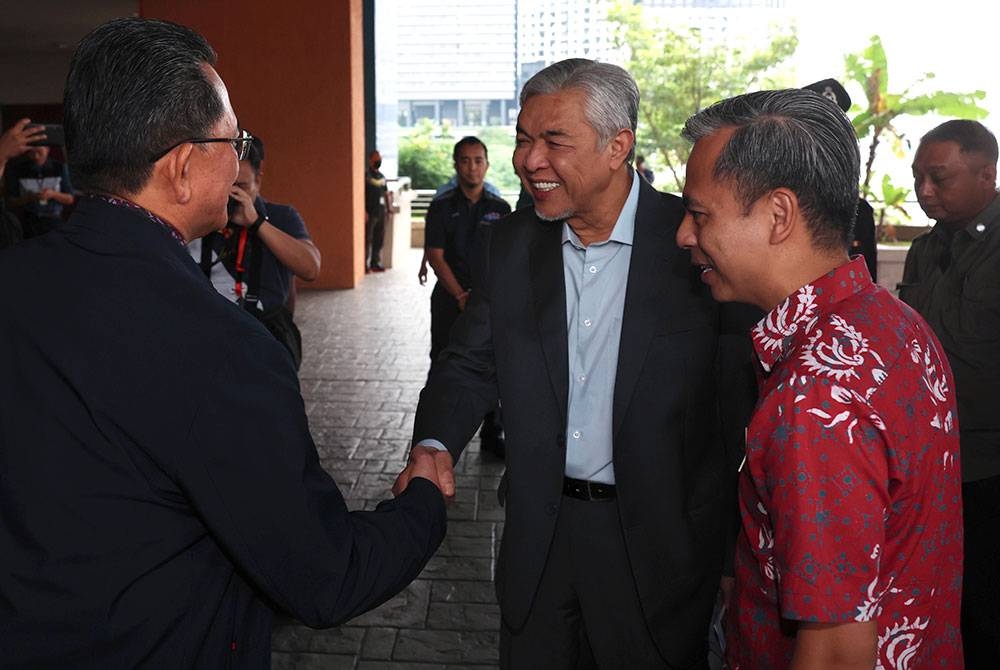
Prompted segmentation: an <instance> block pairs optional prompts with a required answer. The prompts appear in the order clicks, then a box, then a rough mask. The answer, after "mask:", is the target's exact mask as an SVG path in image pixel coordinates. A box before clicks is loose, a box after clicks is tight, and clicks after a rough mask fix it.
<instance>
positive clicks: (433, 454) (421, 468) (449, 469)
mask: <svg viewBox="0 0 1000 670" xmlns="http://www.w3.org/2000/svg"><path fill="white" fill-rule="evenodd" d="M414 477H423V478H424V479H428V480H430V481H431V482H433V483H434V485H435V486H437V487H438V489H440V491H441V494H442V495H443V496H444V497H445V498H446V499H449V500H450V499H452V498H454V497H455V472H454V467H453V465H452V461H451V454H450V453H448V452H447V451H441V450H438V449H434V448H432V447H420V446H417V447H413V449H411V450H410V460H409V462H408V463H407V465H406V468H404V469H403V471H402V472H401V473H399V476H398V477H397V478H396V482H395V483H394V484H393V486H392V492H393V495H397V496H398V495H399V494H400V493H402V492H403V491H405V490H406V487H407V486H408V485H409V483H410V480H411V479H413V478H414Z"/></svg>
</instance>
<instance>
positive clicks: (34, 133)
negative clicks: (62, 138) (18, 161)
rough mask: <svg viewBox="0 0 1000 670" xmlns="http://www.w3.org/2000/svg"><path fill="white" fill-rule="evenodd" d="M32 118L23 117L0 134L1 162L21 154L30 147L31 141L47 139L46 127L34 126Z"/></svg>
mask: <svg viewBox="0 0 1000 670" xmlns="http://www.w3.org/2000/svg"><path fill="white" fill-rule="evenodd" d="M29 124H31V119H21V120H20V121H18V122H17V123H15V124H14V125H13V126H11V127H10V128H8V129H7V132H5V133H4V134H3V135H0V163H3V162H4V161H6V160H8V159H10V158H14V157H15V156H20V155H21V154H23V153H24V152H25V151H27V150H28V149H29V146H28V145H29V143H31V142H37V141H39V140H44V139H45V129H44V128H43V127H42V126H32V127H31V128H29V127H28V126H29Z"/></svg>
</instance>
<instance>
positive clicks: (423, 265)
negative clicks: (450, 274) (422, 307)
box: [417, 254, 427, 286]
mask: <svg viewBox="0 0 1000 670" xmlns="http://www.w3.org/2000/svg"><path fill="white" fill-rule="evenodd" d="M417 281H419V282H420V285H421V286H423V285H424V284H426V283H427V254H424V257H423V258H421V259H420V269H419V270H417Z"/></svg>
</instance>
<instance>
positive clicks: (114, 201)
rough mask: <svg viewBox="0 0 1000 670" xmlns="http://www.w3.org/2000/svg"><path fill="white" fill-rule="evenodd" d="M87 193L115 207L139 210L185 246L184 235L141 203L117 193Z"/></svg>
mask: <svg viewBox="0 0 1000 670" xmlns="http://www.w3.org/2000/svg"><path fill="white" fill-rule="evenodd" d="M88 195H89V197H91V198H94V199H95V200H100V201H102V202H106V203H107V204H109V205H114V206H115V207H125V208H127V209H131V210H135V211H136V212H139V213H140V214H142V215H143V216H145V217H146V218H147V219H149V220H150V221H152V222H154V223H157V224H159V225H160V226H162V227H163V228H164V229H165V230H166V231H167V232H168V233H169V234H170V236H171V237H172V238H174V240H176V241H177V243H178V244H180V245H181V246H182V247H186V246H187V241H186V240H185V239H184V236H183V235H181V233H180V231H179V230H177V229H176V228H174V227H173V226H172V225H171V224H170V223H168V222H167V221H165V220H164V219H162V218H160V217H159V216H157V215H156V214H153V213H152V212H151V211H149V210H148V209H146V208H145V207H142V206H141V205H137V204H135V203H134V202H132V201H131V200H128V199H126V198H122V197H120V196H117V195H105V194H103V193H90V194H88Z"/></svg>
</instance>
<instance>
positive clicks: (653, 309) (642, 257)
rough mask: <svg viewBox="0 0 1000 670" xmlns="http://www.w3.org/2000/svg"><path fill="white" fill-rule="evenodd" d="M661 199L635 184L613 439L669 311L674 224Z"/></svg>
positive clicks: (644, 186)
mask: <svg viewBox="0 0 1000 670" xmlns="http://www.w3.org/2000/svg"><path fill="white" fill-rule="evenodd" d="M661 198H662V196H661V195H659V194H658V193H656V192H655V191H654V190H653V187H652V186H649V185H648V184H647V183H646V182H645V181H642V180H640V190H639V206H638V208H637V209H636V215H635V235H634V238H633V242H632V259H631V261H630V264H629V270H628V286H627V288H626V291H625V308H624V310H623V312H622V333H621V341H620V344H619V347H618V371H617V374H616V376H615V397H614V417H613V428H612V436H613V437H614V436H616V435H618V430H619V428H621V424H622V421H623V420H624V418H625V414H626V410H627V409H628V405H629V401H630V399H631V398H632V392H633V389H634V388H635V385H636V382H637V381H638V380H639V374H640V373H641V371H642V365H643V361H644V360H645V358H646V350H647V349H648V348H649V342H650V340H651V339H652V337H653V333H654V332H656V322H657V317H658V315H662V314H663V313H664V311H666V310H668V309H669V305H667V296H666V295H665V293H666V291H665V286H666V284H667V273H668V271H669V267H670V257H671V256H672V255H674V254H673V253H672V251H673V250H674V248H675V247H674V240H673V236H674V231H675V229H676V225H674V222H672V221H669V220H668V216H669V215H668V210H667V209H666V208H665V207H663V206H662V202H661Z"/></svg>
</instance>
